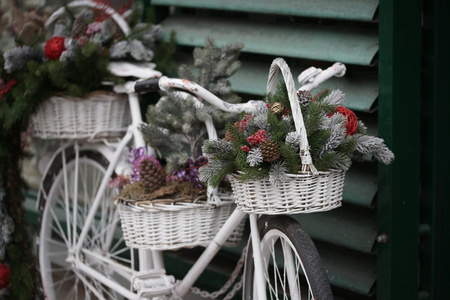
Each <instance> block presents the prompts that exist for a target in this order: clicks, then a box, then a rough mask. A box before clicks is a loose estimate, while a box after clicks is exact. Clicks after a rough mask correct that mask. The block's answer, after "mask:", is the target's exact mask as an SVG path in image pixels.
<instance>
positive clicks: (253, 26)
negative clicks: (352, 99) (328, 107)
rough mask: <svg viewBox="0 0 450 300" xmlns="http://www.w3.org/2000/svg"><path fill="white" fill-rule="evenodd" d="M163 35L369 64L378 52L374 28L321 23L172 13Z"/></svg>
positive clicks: (192, 43)
mask: <svg viewBox="0 0 450 300" xmlns="http://www.w3.org/2000/svg"><path fill="white" fill-rule="evenodd" d="M161 25H162V28H163V39H164V40H168V39H169V37H170V33H171V32H172V31H175V32H176V40H177V43H178V44H180V45H184V46H203V45H204V43H205V38H206V37H213V38H214V40H215V41H216V43H217V45H218V46H222V45H225V44H227V43H230V42H242V43H244V44H245V46H244V48H243V51H244V52H250V53H257V54H265V55H270V56H282V57H296V58H304V59H315V60H323V61H330V62H336V61H339V62H342V63H345V64H356V65H365V66H369V65H371V64H372V63H373V60H374V58H375V56H376V54H377V52H378V37H377V34H376V32H375V31H373V30H369V29H359V28H338V27H333V26H320V25H318V26H317V25H316V26H313V25H307V24H297V25H291V24H289V25H282V24H271V23H255V22H251V21H247V20H233V19H227V18H219V17H206V16H201V17H199V16H192V15H173V16H171V17H170V18H168V19H166V20H164V21H163V22H162V23H161Z"/></svg>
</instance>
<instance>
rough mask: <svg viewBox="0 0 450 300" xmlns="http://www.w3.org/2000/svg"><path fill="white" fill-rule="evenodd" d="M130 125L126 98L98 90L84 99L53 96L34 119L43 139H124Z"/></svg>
mask: <svg viewBox="0 0 450 300" xmlns="http://www.w3.org/2000/svg"><path fill="white" fill-rule="evenodd" d="M130 123H131V114H130V107H129V103H128V99H127V97H126V95H118V94H115V93H112V92H104V91H96V92H92V93H90V94H89V95H88V96H86V97H85V98H74V97H68V96H53V97H51V98H50V99H48V100H46V101H44V102H42V103H41V104H40V105H39V106H38V108H37V110H36V112H35V113H34V114H33V115H32V116H31V120H30V125H31V127H32V130H33V134H34V135H35V136H37V137H39V138H42V139H97V138H107V137H118V136H122V135H123V133H124V132H125V131H126V129H127V127H128V125H129V124H130Z"/></svg>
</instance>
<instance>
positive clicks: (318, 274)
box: [243, 216, 333, 300]
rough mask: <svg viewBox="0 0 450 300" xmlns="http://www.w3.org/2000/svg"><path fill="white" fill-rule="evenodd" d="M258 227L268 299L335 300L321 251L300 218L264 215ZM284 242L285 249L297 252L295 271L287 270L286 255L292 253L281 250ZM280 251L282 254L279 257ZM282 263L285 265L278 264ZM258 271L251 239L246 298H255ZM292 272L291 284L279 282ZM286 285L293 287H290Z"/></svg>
mask: <svg viewBox="0 0 450 300" xmlns="http://www.w3.org/2000/svg"><path fill="white" fill-rule="evenodd" d="M258 227H259V229H260V234H261V251H262V255H263V260H264V273H265V274H264V277H265V281H266V291H267V299H280V298H281V299H296V300H299V299H318V300H332V299H333V294H332V291H331V287H330V283H329V281H328V277H327V275H326V272H325V268H324V267H323V264H322V261H321V259H320V256H319V253H318V251H317V249H316V247H315V245H314V243H313V241H312V240H311V238H310V237H309V235H308V234H307V233H306V231H305V230H304V229H303V227H302V226H301V225H300V224H299V223H298V222H297V221H296V220H294V219H292V218H290V217H288V216H262V217H261V218H260V219H259V220H258ZM274 245H275V246H274ZM281 245H285V246H288V247H284V246H282V247H281V248H284V249H285V250H288V249H290V250H291V251H292V254H293V255H294V259H295V264H290V265H294V267H295V268H294V269H293V270H291V269H289V270H288V271H287V272H286V268H284V267H283V265H284V261H285V260H286V256H285V255H286V253H288V252H284V253H280V252H277V250H279V248H280V246H281ZM277 254H280V255H281V256H280V257H279V256H277ZM274 261H275V263H274ZM279 263H282V264H280V266H278V264H279ZM254 271H255V270H254V261H253V250H252V245H251V241H250V242H249V245H248V250H247V255H246V260H245V269H244V287H243V299H244V300H251V299H254V297H253V295H254V290H255V286H254V280H253V277H254ZM289 271H294V272H295V276H294V277H295V280H294V281H290V282H288V283H286V282H279V281H280V279H282V280H286V278H287V277H289V276H287V275H286V273H288V272H289ZM300 272H301V274H300ZM274 274H277V276H274ZM283 276H284V277H283ZM288 281H289V280H288ZM293 282H294V283H293ZM303 285H306V286H307V287H308V291H307V293H306V294H302V289H301V288H300V286H301V287H302V288H303ZM286 286H289V287H288V288H286Z"/></svg>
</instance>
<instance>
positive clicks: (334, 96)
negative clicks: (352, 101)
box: [323, 90, 345, 106]
mask: <svg viewBox="0 0 450 300" xmlns="http://www.w3.org/2000/svg"><path fill="white" fill-rule="evenodd" d="M344 99H345V94H344V93H343V92H341V91H340V90H334V91H332V92H331V93H330V94H329V95H328V96H327V97H326V98H325V99H324V100H323V102H324V103H328V104H331V105H336V106H340V105H343V103H344Z"/></svg>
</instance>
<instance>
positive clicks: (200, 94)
mask: <svg viewBox="0 0 450 300" xmlns="http://www.w3.org/2000/svg"><path fill="white" fill-rule="evenodd" d="M311 69H314V74H312V75H311V74H308V76H307V77H306V79H303V80H302V82H301V83H302V84H304V85H303V86H302V87H301V88H300V89H299V90H308V91H310V90H312V89H314V88H316V87H317V86H318V85H320V84H321V83H322V82H324V81H326V80H328V79H329V78H331V77H334V76H336V77H341V76H343V75H344V74H345V71H346V68H345V65H343V64H342V63H335V64H334V65H332V66H331V67H329V68H328V69H326V70H324V71H322V70H321V69H316V68H309V69H307V70H306V71H304V72H303V73H302V74H301V75H300V76H299V77H301V76H302V75H303V74H305V73H311ZM172 88H175V89H181V90H184V91H186V92H189V93H192V94H194V95H195V96H196V97H197V98H198V99H200V100H205V101H206V102H208V103H210V104H211V105H213V106H216V107H217V108H219V109H221V110H223V111H226V112H233V113H240V112H242V111H247V112H254V111H256V110H258V109H259V108H261V107H263V106H265V103H264V102H263V101H260V100H251V101H248V102H246V103H238V104H231V103H228V102H225V101H223V100H221V99H220V98H218V97H217V96H216V95H214V94H212V93H211V92H210V91H208V90H207V89H205V88H203V87H202V86H200V85H198V84H196V83H195V82H192V81H189V80H187V79H178V78H168V77H166V76H162V77H160V78H150V79H146V80H142V81H138V82H136V83H135V85H134V90H135V91H136V92H138V93H146V92H155V91H159V90H162V91H167V90H169V89H172Z"/></svg>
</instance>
